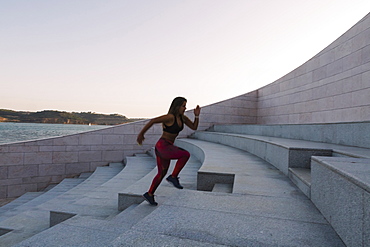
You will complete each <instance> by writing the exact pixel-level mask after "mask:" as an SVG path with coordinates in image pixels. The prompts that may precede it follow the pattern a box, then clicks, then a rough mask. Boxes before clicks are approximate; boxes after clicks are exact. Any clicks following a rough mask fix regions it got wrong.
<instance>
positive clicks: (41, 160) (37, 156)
mask: <svg viewBox="0 0 370 247" xmlns="http://www.w3.org/2000/svg"><path fill="white" fill-rule="evenodd" d="M52 157H53V156H52V152H34V153H25V154H24V164H25V165H36V164H47V163H52Z"/></svg>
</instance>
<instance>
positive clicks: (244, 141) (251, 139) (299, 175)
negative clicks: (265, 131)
mask: <svg viewBox="0 0 370 247" xmlns="http://www.w3.org/2000/svg"><path fill="white" fill-rule="evenodd" d="M192 137H193V138H196V139H199V140H205V141H209V142H214V143H220V144H224V145H228V146H231V147H235V148H238V149H241V150H244V151H247V152H250V153H252V154H254V155H256V156H258V157H260V158H262V159H263V160H265V161H267V162H269V163H270V164H272V165H273V166H275V167H276V168H277V169H279V170H280V171H282V172H283V173H284V174H285V175H286V176H289V177H290V178H291V179H292V181H293V182H294V183H295V184H296V185H297V186H298V187H299V188H300V189H301V190H302V192H304V193H305V195H306V196H307V197H310V186H311V185H310V167H311V157H312V156H334V157H354V158H370V149H367V148H360V147H351V146H344V145H338V144H329V143H321V142H313V141H306V140H296V139H287V138H279V137H270V136H257V135H246V134H236V133H222V132H213V131H198V132H195V133H194V134H193V135H192Z"/></svg>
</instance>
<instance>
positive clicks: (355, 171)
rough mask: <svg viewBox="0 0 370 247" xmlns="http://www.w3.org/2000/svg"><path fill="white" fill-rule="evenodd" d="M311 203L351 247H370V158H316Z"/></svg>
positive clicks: (312, 173)
mask: <svg viewBox="0 0 370 247" xmlns="http://www.w3.org/2000/svg"><path fill="white" fill-rule="evenodd" d="M311 179H312V183H311V200H312V202H313V203H314V204H315V205H316V207H317V208H318V209H319V210H320V212H321V213H322V214H323V216H324V217H325V218H326V219H327V221H328V222H329V223H330V224H331V225H332V227H333V228H334V230H335V231H336V232H337V233H338V235H339V236H340V237H341V238H342V240H343V241H344V243H345V244H346V245H347V246H370V159H356V158H338V157H312V164H311Z"/></svg>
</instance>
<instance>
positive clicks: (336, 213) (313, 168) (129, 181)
mask: <svg viewBox="0 0 370 247" xmlns="http://www.w3.org/2000/svg"><path fill="white" fill-rule="evenodd" d="M245 127H246V128H249V126H245ZM311 127H312V126H311ZM237 128H239V129H240V128H242V126H237ZM226 129H227V130H228V132H226V131H225V130H226ZM280 129H284V127H282V128H280ZM221 130H222V131H221ZM238 132H242V131H236V130H235V129H233V128H232V126H214V127H213V128H212V129H211V130H208V131H198V132H195V133H194V134H193V135H192V136H191V138H184V139H178V140H177V141H176V145H178V146H180V147H183V148H185V149H187V150H188V151H189V152H190V153H191V155H192V156H191V159H190V160H189V162H188V164H187V165H186V166H185V168H184V170H183V171H182V172H181V174H180V176H181V178H180V182H181V183H182V184H183V186H184V188H185V189H184V190H182V191H181V193H176V192H178V190H177V189H175V188H173V187H172V186H171V185H169V184H167V183H166V182H163V183H162V184H161V185H160V187H159V188H158V190H157V193H156V194H157V197H156V200H157V201H158V202H159V206H158V207H151V206H149V205H148V204H147V203H146V202H143V197H142V194H143V193H144V192H145V191H146V190H147V189H148V187H149V186H150V182H151V180H152V178H153V177H154V175H155V174H156V172H157V171H156V165H155V158H154V154H153V150H151V152H149V154H137V155H135V156H133V157H127V158H126V162H125V167H124V168H123V167H122V166H121V165H120V164H111V165H110V166H108V167H100V168H98V169H97V170H96V171H95V172H94V173H93V174H92V175H90V176H89V177H88V178H86V177H83V176H82V178H80V179H65V180H64V181H63V182H62V183H60V184H59V185H57V186H55V187H54V188H52V189H50V190H49V191H46V192H43V193H39V194H28V195H25V196H24V198H23V199H22V198H19V199H18V200H17V201H18V202H17V201H14V202H13V203H11V204H13V205H14V207H13V208H12V207H11V204H8V205H7V206H6V207H2V208H1V211H0V227H1V231H0V234H2V236H1V235H0V245H1V246H19V247H20V246H58V244H60V245H64V246H72V245H77V246H125V245H127V246H135V245H136V244H137V242H136V241H139V240H142V241H145V243H152V244H155V243H158V242H160V241H165V243H166V244H168V243H171V242H172V243H175V242H176V243H180V242H181V243H182V244H183V245H184V246H188V245H197V246H202V244H203V243H207V244H209V243H212V241H216V240H214V237H210V236H208V235H202V234H201V233H202V229H204V228H205V227H206V228H207V232H212V235H213V236H221V237H218V238H217V241H216V242H214V243H217V244H223V245H243V244H247V243H248V244H252V245H253V244H255V242H253V241H255V240H253V239H255V238H257V239H259V240H258V241H260V243H263V244H266V245H268V244H270V245H273V244H276V243H279V244H280V245H289V244H291V243H292V241H293V242H294V244H298V245H299V244H300V243H301V244H302V245H303V244H307V243H309V244H307V245H311V246H318V245H323V246H345V244H347V245H348V244H349V246H352V245H353V246H366V244H364V243H365V240H366V237H367V236H369V232H367V229H369V226H368V225H366V224H368V223H366V222H369V221H368V219H367V218H366V217H365V215H368V212H369V211H370V209H369V203H368V200H369V198H370V196H369V191H370V190H369V184H370V183H369V177H368V175H366V174H369V167H370V166H369V162H368V158H369V157H370V152H369V149H368V148H364V147H353V146H345V145H339V144H333V143H324V142H317V141H316V142H314V141H308V140H298V139H289V138H285V137H286V136H284V137H277V136H263V135H252V134H251V133H238ZM286 133H287V132H285V134H286ZM258 134H261V133H258ZM275 134H278V131H275ZM353 164H355V165H356V166H355V167H354V166H353ZM173 165H174V164H173V163H171V166H173ZM294 184H296V185H297V186H295V185H294ZM328 191H331V193H327V192H328ZM333 191H335V193H332V192H333ZM302 192H303V193H302ZM328 194H330V196H328ZM28 196H29V197H30V198H27V197H28ZM310 199H311V200H312V201H311V200H310ZM22 200H23V204H21V203H22V202H21V201H22ZM366 200H367V201H366ZM329 202H330V203H329ZM15 205H17V206H15ZM314 205H315V206H316V207H317V208H318V209H319V210H320V212H321V213H320V212H319V211H318V210H317V209H316V207H315V206H314ZM329 205H330V206H329ZM338 208H341V209H340V210H338ZM349 211H350V213H348V212H349ZM175 215H176V216H175ZM31 216H32V217H31ZM324 217H325V218H324ZM174 218H175V219H174ZM36 219H37V220H36ZM241 219H243V220H242V221H241V222H240V223H241V224H240V223H236V222H239V221H240V220H241ZM220 221H221V222H223V223H224V224H226V225H229V223H230V224H231V225H230V226H228V227H229V228H230V230H232V231H233V232H234V233H235V232H239V231H240V234H242V233H243V234H242V235H243V237H240V236H241V235H238V234H237V235H235V234H230V233H227V231H225V229H222V227H221V228H220V227H215V228H214V227H213V226H214V225H217V224H219V222H220ZM25 222H26V225H27V227H25V224H24V223H25ZM231 222H234V223H231ZM242 222H244V223H242ZM245 222H248V224H245ZM329 223H330V224H329ZM153 224H155V225H153ZM198 225H199V229H198V230H196V229H197V227H198ZM274 225H276V226H278V227H276V228H274V227H273V228H271V227H272V226H274ZM359 226H362V227H360V228H359ZM153 227H154V228H155V231H154V232H152V230H151V229H153ZM281 227H284V229H286V230H285V231H286V232H285V233H284V234H282V232H281V229H280V228H281ZM348 227H350V228H351V229H357V230H353V231H350V230H348ZM177 228H179V229H178V230H176V229H177ZM250 229H260V230H258V231H260V232H263V231H266V229H269V230H268V231H270V235H269V237H265V236H264V235H261V236H258V235H256V234H257V233H253V234H252V235H248V234H249V233H248V232H249V231H250ZM297 229H299V230H297ZM358 229H360V230H358ZM189 231H190V232H189ZM155 232H157V234H155ZM183 234H186V235H183ZM189 234H190V235H189ZM281 234H282V235H281ZM337 234H338V235H339V236H340V238H339V237H338V235H337ZM280 235H281V236H280ZM235 236H239V237H237V238H236V237H235ZM161 237H162V239H161ZM163 237H164V238H163ZM163 239H166V240H163ZM212 239H213V240H212ZM22 240H23V241H22ZM342 240H343V241H344V243H345V244H343V242H342ZM240 241H242V242H240ZM300 241H302V242H300ZM76 243H78V244H76ZM207 244H205V246H206V245H207Z"/></svg>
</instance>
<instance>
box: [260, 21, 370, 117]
mask: <svg viewBox="0 0 370 247" xmlns="http://www.w3.org/2000/svg"><path fill="white" fill-rule="evenodd" d="M317 38H320V37H317ZM369 106H370V14H368V15H367V16H365V17H364V18H363V19H362V20H361V21H359V22H358V23H357V24H356V25H355V26H353V27H352V28H351V29H350V30H348V31H347V32H346V33H345V34H343V35H342V36H341V37H339V38H338V39H337V40H336V41H334V42H333V43H332V44H331V45H329V46H328V47H327V48H325V49H324V50H323V51H321V52H320V53H318V54H317V55H316V56H314V57H313V58H312V59H310V60H309V61H307V62H306V63H305V64H303V65H302V66H300V67H298V68H297V69H295V70H294V71H292V72H291V73H289V74H287V75H285V76H284V77H282V78H280V79H279V80H277V81H275V82H273V83H272V84H269V85H267V86H265V87H263V88H261V89H258V109H257V123H258V124H301V123H306V124H307V123H334V122H354V121H368V120H370V107H369Z"/></svg>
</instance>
